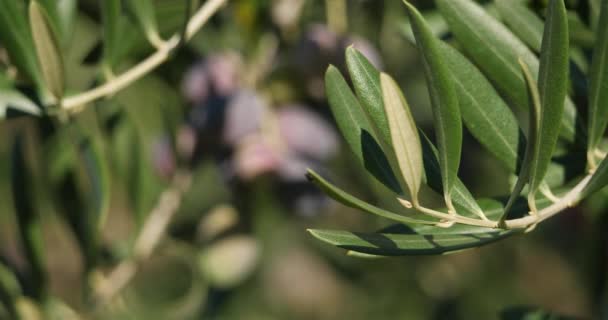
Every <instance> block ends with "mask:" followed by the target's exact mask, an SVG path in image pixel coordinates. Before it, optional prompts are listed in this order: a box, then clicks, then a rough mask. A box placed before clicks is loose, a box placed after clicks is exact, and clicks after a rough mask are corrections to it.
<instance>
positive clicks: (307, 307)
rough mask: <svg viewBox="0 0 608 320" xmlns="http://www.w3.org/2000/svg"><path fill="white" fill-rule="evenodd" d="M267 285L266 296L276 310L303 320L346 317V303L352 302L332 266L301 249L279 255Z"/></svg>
mask: <svg viewBox="0 0 608 320" xmlns="http://www.w3.org/2000/svg"><path fill="white" fill-rule="evenodd" d="M264 282H265V284H264V285H265V290H264V292H265V293H266V294H267V295H268V296H267V298H268V300H269V301H271V302H272V303H273V305H274V306H275V307H276V308H278V309H280V310H284V311H288V312H290V313H291V314H295V315H297V316H299V317H301V318H302V319H327V318H330V319H331V318H334V317H336V316H338V315H340V314H341V315H344V309H343V307H346V306H344V303H345V302H346V301H348V300H349V299H348V290H347V288H346V287H345V285H344V284H343V283H342V282H341V281H340V280H339V279H338V275H337V274H336V272H335V271H334V270H332V268H331V266H329V265H328V264H327V263H326V262H325V261H323V260H322V259H321V258H319V257H317V256H316V255H314V254H312V253H310V252H308V251H307V250H305V249H301V248H289V249H286V250H283V251H281V252H280V253H275V255H274V257H273V259H272V260H271V261H270V267H269V268H268V270H266V272H265V273H264ZM336 319H339V317H338V318H336Z"/></svg>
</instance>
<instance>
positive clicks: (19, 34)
mask: <svg viewBox="0 0 608 320" xmlns="http://www.w3.org/2000/svg"><path fill="white" fill-rule="evenodd" d="M26 17H27V14H26V11H25V8H24V7H23V3H22V2H21V1H15V0H0V42H1V43H2V47H3V48H4V49H6V51H7V52H8V55H9V57H10V59H11V62H12V63H13V64H14V65H15V66H16V67H17V69H18V71H19V73H20V74H21V75H23V77H24V78H27V79H29V80H30V81H32V82H33V83H34V84H35V85H36V87H38V88H42V87H43V84H42V83H43V81H42V78H41V75H40V70H39V69H38V62H37V60H36V53H35V51H34V41H33V39H32V34H31V32H30V28H29V25H28V21H27V19H26Z"/></svg>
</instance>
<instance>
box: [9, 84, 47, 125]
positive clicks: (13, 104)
mask: <svg viewBox="0 0 608 320" xmlns="http://www.w3.org/2000/svg"><path fill="white" fill-rule="evenodd" d="M14 113H21V114H31V115H40V108H39V107H38V106H37V105H36V104H35V103H34V102H32V101H31V100H30V99H28V98H27V97H26V96H24V95H23V94H22V93H21V92H19V91H17V90H15V89H11V88H6V89H5V88H1V89H0V119H4V118H7V117H9V116H11V115H12V114H14Z"/></svg>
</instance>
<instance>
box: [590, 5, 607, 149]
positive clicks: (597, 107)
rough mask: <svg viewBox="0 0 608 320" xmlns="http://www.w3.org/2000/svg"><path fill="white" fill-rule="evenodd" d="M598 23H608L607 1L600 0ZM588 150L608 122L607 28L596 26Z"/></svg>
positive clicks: (595, 145)
mask: <svg viewBox="0 0 608 320" xmlns="http://www.w3.org/2000/svg"><path fill="white" fill-rule="evenodd" d="M599 23H600V25H603V26H607V25H608V1H602V9H601V15H600V22H599ZM589 85H590V89H589V128H588V130H589V148H588V149H589V152H590V153H593V152H594V150H595V148H597V146H598V145H599V143H600V141H601V139H602V137H603V136H604V132H605V131H606V125H607V124H608V28H598V30H597V40H596V46H595V49H594V51H593V62H592V66H591V71H590V74H589Z"/></svg>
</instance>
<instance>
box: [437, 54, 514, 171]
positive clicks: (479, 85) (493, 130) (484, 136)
mask: <svg viewBox="0 0 608 320" xmlns="http://www.w3.org/2000/svg"><path fill="white" fill-rule="evenodd" d="M440 49H441V51H442V53H443V56H444V57H445V58H446V62H447V64H448V67H449V68H450V71H451V74H452V77H453V78H454V84H455V87H456V91H457V92H458V102H459V105H460V112H461V114H462V119H463V121H464V124H465V125H466V127H467V128H468V129H469V131H470V132H471V134H472V135H473V136H474V137H475V138H476V139H477V140H478V141H479V142H480V143H481V144H482V145H483V146H484V147H485V148H486V149H487V150H488V151H490V153H492V154H493V155H494V156H495V157H496V159H498V160H499V161H500V162H502V163H503V164H504V165H505V166H506V167H507V168H508V169H509V171H510V172H516V170H517V164H518V159H519V150H520V145H521V144H522V143H523V142H524V141H523V140H524V139H523V133H522V132H521V130H520V128H519V125H518V123H517V119H516V118H515V115H514V114H513V112H512V111H511V109H509V107H508V106H507V104H506V103H505V102H504V101H503V100H502V98H501V97H500V96H499V95H498V93H497V92H496V90H494V87H492V84H490V82H489V81H488V80H487V79H486V77H485V76H484V75H483V74H482V73H481V72H480V71H479V69H477V67H475V66H474V65H473V64H472V63H471V62H469V60H468V59H467V58H465V57H464V56H463V55H462V54H461V53H460V52H458V51H457V50H456V49H454V48H452V47H451V46H449V45H447V44H445V43H442V44H441V46H440Z"/></svg>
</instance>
